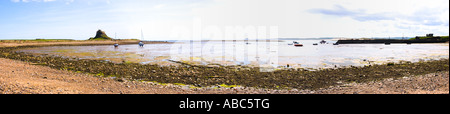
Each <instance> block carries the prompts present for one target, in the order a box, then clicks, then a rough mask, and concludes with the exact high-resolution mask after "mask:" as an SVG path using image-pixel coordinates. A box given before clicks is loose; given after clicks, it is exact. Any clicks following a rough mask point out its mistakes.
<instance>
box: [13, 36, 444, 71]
mask: <svg viewBox="0 0 450 114" xmlns="http://www.w3.org/2000/svg"><path fill="white" fill-rule="evenodd" d="M319 41H320V40H298V42H300V43H302V44H304V46H303V47H295V46H293V45H288V44H290V43H292V41H291V40H283V41H279V42H265V41H264V42H261V41H260V42H249V44H246V42H244V41H237V42H233V41H225V42H222V41H209V42H190V41H181V42H178V43H174V44H147V45H145V46H144V47H139V46H138V45H137V44H136V45H121V46H119V47H118V48H114V47H113V46H108V45H103V46H54V47H39V48H29V49H23V50H19V51H21V52H26V53H33V54H49V55H56V56H63V57H68V58H81V59H98V60H106V61H113V62H117V63H120V62H127V61H129V62H139V63H143V64H160V65H175V63H172V62H170V61H168V60H175V61H182V62H187V63H191V64H203V65H211V64H221V65H249V66H260V67H267V66H269V67H287V65H289V67H292V68H328V67H335V66H349V65H353V66H361V65H368V64H382V63H387V62H399V61H412V62H417V61H420V60H431V59H440V58H449V44H448V43H443V44H412V45H407V44H391V45H384V44H341V45H332V43H334V42H335V41H330V40H327V42H328V44H320V43H319ZM313 43H319V45H316V46H314V45H313Z"/></svg>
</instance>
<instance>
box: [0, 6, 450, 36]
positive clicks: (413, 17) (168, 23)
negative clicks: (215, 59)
mask: <svg viewBox="0 0 450 114" xmlns="http://www.w3.org/2000/svg"><path fill="white" fill-rule="evenodd" d="M196 25H199V26H201V27H200V30H203V34H204V33H211V32H206V31H208V30H210V31H219V33H220V32H222V34H220V35H223V34H226V28H227V27H254V28H257V29H258V28H263V29H269V28H271V27H276V29H278V31H277V32H278V34H277V36H278V37H280V38H320V37H347V38H362V37H365V38H370V37H402V36H407V37H414V36H422V35H425V34H428V33H434V34H435V35H446V36H447V35H449V1H448V0H1V1H0V39H35V38H45V39H77V40H85V39H88V38H90V37H94V36H95V33H96V31H97V30H98V29H101V30H103V31H105V32H106V33H107V34H108V36H110V37H113V38H120V39H129V38H136V39H141V38H143V39H144V40H186V39H190V38H191V37H190V36H192V34H195V33H196V32H195V30H196V29H195V28H196V27H198V26H196ZM180 28H182V29H180ZM211 28H213V29H211ZM186 32H187V35H186V34H185V35H184V36H183V35H180V36H177V35H174V34H181V33H186ZM212 33H216V32H212ZM142 34H143V35H142ZM142 36H143V37H142ZM207 36H208V35H204V37H207ZM209 36H210V35H209ZM209 36H208V37H209ZM223 38H225V39H227V38H228V37H226V36H223Z"/></svg>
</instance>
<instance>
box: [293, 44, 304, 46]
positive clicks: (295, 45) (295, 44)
mask: <svg viewBox="0 0 450 114" xmlns="http://www.w3.org/2000/svg"><path fill="white" fill-rule="evenodd" d="M294 46H303V44H294Z"/></svg>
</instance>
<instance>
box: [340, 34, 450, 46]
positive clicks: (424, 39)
mask: <svg viewBox="0 0 450 114" xmlns="http://www.w3.org/2000/svg"><path fill="white" fill-rule="evenodd" d="M448 41H449V37H448V36H434V35H433V34H427V35H426V36H416V37H415V38H411V39H408V40H398V39H370V40H360V39H351V40H338V41H337V43H338V44H392V43H406V44H412V43H445V42H448Z"/></svg>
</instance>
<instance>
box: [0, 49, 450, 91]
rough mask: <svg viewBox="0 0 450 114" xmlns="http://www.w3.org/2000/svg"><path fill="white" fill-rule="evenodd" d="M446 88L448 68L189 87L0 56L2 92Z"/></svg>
mask: <svg viewBox="0 0 450 114" xmlns="http://www.w3.org/2000/svg"><path fill="white" fill-rule="evenodd" d="M66 43H69V44H70V43H71V42H52V43H51V44H48V45H65V44H66ZM4 44H5V43H2V44H0V47H5V45H4ZM93 44H95V43H93ZM22 45H36V44H8V45H6V47H9V46H13V47H14V46H22ZM46 45H47V44H46ZM447 64H448V63H447ZM447 67H448V66H447ZM448 88H449V86H448V71H441V72H436V73H429V74H425V75H417V76H416V75H405V76H404V77H403V78H400V79H398V78H397V79H394V78H389V79H384V80H379V81H369V82H363V83H347V84H343V85H338V86H332V87H328V88H320V89H316V90H297V89H261V88H253V87H232V88H227V87H222V88H220V86H219V87H214V88H209V87H205V88H191V87H189V86H182V85H181V86H180V85H171V84H169V85H165V84H163V85H162V84H155V83H149V82H141V81H127V80H121V81H119V80H117V79H114V78H111V77H99V76H96V75H93V74H88V73H81V72H73V71H69V70H57V69H53V68H50V67H48V66H41V65H33V63H30V62H23V61H19V60H11V59H5V58H0V93H2V94H97V93H101V94H121V93H122V94H131V93H132V94H359V93H366V94H384V93H387V94H423V93H427V94H448V93H449V92H448Z"/></svg>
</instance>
